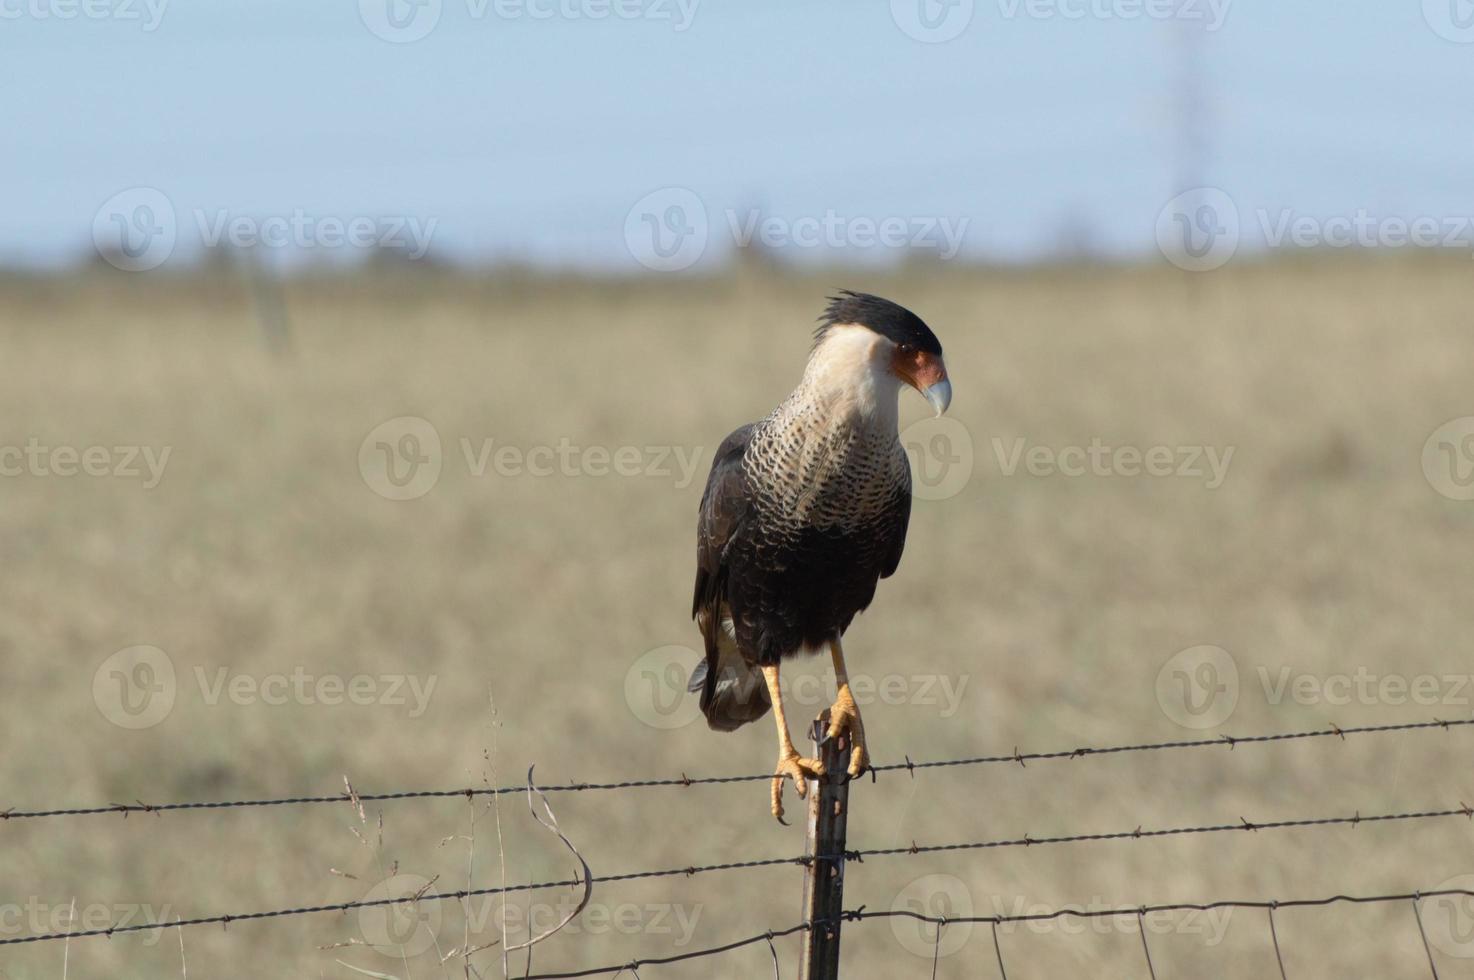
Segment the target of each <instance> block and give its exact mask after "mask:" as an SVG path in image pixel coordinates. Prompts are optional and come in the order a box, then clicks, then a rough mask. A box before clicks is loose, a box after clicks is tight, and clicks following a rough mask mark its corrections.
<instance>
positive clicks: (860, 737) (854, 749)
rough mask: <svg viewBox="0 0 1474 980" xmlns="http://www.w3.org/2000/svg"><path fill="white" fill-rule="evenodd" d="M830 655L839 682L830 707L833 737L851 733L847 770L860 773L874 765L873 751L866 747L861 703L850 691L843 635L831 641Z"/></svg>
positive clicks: (830, 732) (835, 677)
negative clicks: (871, 763)
mask: <svg viewBox="0 0 1474 980" xmlns="http://www.w3.org/2000/svg"><path fill="white" fill-rule="evenodd" d="M829 653H830V656H832V657H833V658H834V680H835V683H836V684H837V685H838V686H839V695H838V696H837V697H836V698H835V699H834V705H833V707H831V708H830V709H829V733H828V737H829V738H838V737H839V735H840V733H841V732H845V731H848V732H849V733H850V765H849V769H848V770H847V772H849V774H850V776H851V777H855V776H859V775H861V774H863V773H864V772H865V770H866V769H868V768H870V752H869V751H868V750H867V749H866V748H865V726H864V725H863V724H861V723H860V706H859V705H857V704H855V698H854V695H852V694H851V693H850V676H849V674H848V673H847V672H846V671H845V667H844V648H843V647H841V646H840V643H839V639H838V638H835V640H834V641H833V642H831V643H830V644H829Z"/></svg>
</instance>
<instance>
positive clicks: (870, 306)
mask: <svg viewBox="0 0 1474 980" xmlns="http://www.w3.org/2000/svg"><path fill="white" fill-rule="evenodd" d="M840 323H858V324H860V325H861V326H865V327H869V328H870V329H871V330H874V331H875V332H876V333H878V334H880V335H881V336H882V337H885V338H886V339H888V340H891V341H894V342H895V343H897V344H910V345H911V346H912V347H915V348H917V349H918V350H924V351H926V352H927V353H928V354H940V353H941V352H942V345H941V342H940V341H938V340H937V335H936V334H934V333H932V332H931V328H930V327H928V326H927V325H926V324H925V323H923V322H922V321H921V317H919V316H917V315H916V314H915V313H912V312H911V311H910V310H908V309H906V308H905V307H904V306H901V305H899V304H897V303H892V302H891V301H890V300H888V299H881V298H880V297H879V296H871V295H870V294H869V293H854V292H851V291H850V290H848V289H844V290H841V291H840V293H839V295H838V296H831V297H830V298H829V305H828V306H827V307H825V309H824V315H823V316H821V317H819V329H818V330H815V331H814V345H815V346H818V345H819V344H820V343H821V342H822V341H823V340H824V335H825V334H826V333H827V332H828V331H829V328H830V327H833V326H835V325H836V324H840Z"/></svg>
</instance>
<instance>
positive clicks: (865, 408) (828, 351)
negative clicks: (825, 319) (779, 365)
mask: <svg viewBox="0 0 1474 980" xmlns="http://www.w3.org/2000/svg"><path fill="white" fill-rule="evenodd" d="M892 346H893V345H892V344H891V342H890V341H889V340H887V339H886V338H884V337H882V336H880V335H879V334H877V333H875V332H874V331H872V330H870V329H868V328H866V327H862V326H858V325H856V324H836V325H835V326H832V327H830V328H829V329H827V330H826V331H825V332H824V338H823V339H822V340H821V341H820V343H819V345H818V346H817V347H815V348H814V351H813V353H812V354H810V355H809V363H808V366H807V367H806V368H805V369H804V378H803V382H802V384H801V385H800V386H799V391H801V392H804V393H805V394H807V395H808V396H809V397H810V398H812V399H813V400H814V401H815V402H817V403H818V407H821V408H822V409H823V410H825V411H827V412H829V413H832V414H833V415H835V416H838V417H840V418H849V419H851V420H853V421H854V422H856V423H858V424H860V425H862V426H864V427H866V428H869V427H876V428H885V429H887V430H889V431H890V432H895V431H896V427H897V419H898V417H899V409H898V407H897V402H898V400H899V397H900V391H901V379H900V378H898V377H896V375H895V373H894V372H892V371H891V369H890V358H891V350H892ZM805 389H807V390H806V391H805ZM797 393H798V392H795V394H797Z"/></svg>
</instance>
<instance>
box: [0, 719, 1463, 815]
mask: <svg viewBox="0 0 1474 980" xmlns="http://www.w3.org/2000/svg"><path fill="white" fill-rule="evenodd" d="M1471 725H1474V718H1464V719H1454V720H1452V721H1443V720H1437V719H1435V720H1433V721H1420V722H1405V723H1401V724H1395V725H1355V726H1347V727H1340V726H1337V725H1331V726H1330V727H1329V728H1318V729H1312V730H1308V731H1299V732H1282V733H1277V734H1268V735H1242V736H1233V735H1217V736H1213V737H1209V738H1200V739H1180V740H1176V741H1170V742H1149V743H1138V744H1130V745H1111V746H1100V747H1096V746H1080V747H1077V748H1073V749H1063V750H1058V751H1053V752H1020V751H1019V750H1018V749H1014V751H1013V752H1012V753H1011V754H1007V755H983V756H973V757H970V758H961V759H940V760H933V761H923V762H913V761H911V759H910V757H909V756H907V757H905V758H906V761H905V762H892V763H886V764H884V765H877V766H872V767H871V770H870V771H871V772H872V773H876V774H880V773H888V772H899V771H902V770H904V771H906V772H909V773H912V774H914V773H915V771H916V770H918V769H940V768H951V767H957V766H977V765H992V764H1004V763H1012V764H1015V765H1018V766H1026V765H1027V764H1028V763H1030V762H1036V761H1050V760H1059V759H1076V758H1084V757H1087V756H1105V755H1121V754H1126V753H1133V752H1161V751H1172V750H1182V749H1201V748H1209V747H1213V746H1218V747H1223V746H1227V747H1228V749H1229V750H1230V751H1231V750H1232V749H1234V748H1235V747H1236V746H1239V745H1252V744H1261V743H1267V742H1288V741H1297V740H1304V739H1316V738H1333V737H1336V738H1340V739H1342V740H1345V738H1346V737H1347V736H1348V735H1380V734H1390V733H1395V732H1411V731H1422V730H1429V729H1435V728H1441V729H1443V730H1445V731H1448V730H1450V729H1452V728H1457V727H1466V726H1471ZM772 778H773V774H772V773H771V772H764V773H755V774H752V775H742V776H686V775H685V774H684V773H683V774H682V775H680V776H679V777H665V778H658V779H629V780H623V781H621V782H604V783H567V784H563V785H547V786H536V787H534V789H537V790H539V791H541V792H544V793H576V792H589V791H613V790H629V789H651V788H656V787H674V786H680V787H691V786H713V785H721V784H725V783H748V782H758V781H766V780H770V779H772ZM525 792H527V786H526V785H520V786H499V787H492V786H482V787H474V786H470V787H462V788H460V789H428V790H405V791H397V792H386V793H356V794H354V795H353V796H350V795H349V794H348V793H346V792H344V793H337V794H333V795H330V796H291V797H281V798H266V799H247V800H210V801H180V802H172V803H145V802H144V801H142V800H135V801H134V802H133V803H110V804H108V805H106V806H88V807H53V808H50V809H42V810H17V809H15V808H14V807H12V808H10V809H8V810H0V821H5V820H25V819H37V818H44V817H84V816H96V815H100V814H109V813H112V814H121V815H122V816H124V817H127V816H128V814H130V813H153V814H160V813H167V812H171V811H175V810H224V809H247V808H258V807H276V806H302V805H317V804H329V803H348V802H351V801H353V800H355V799H356V800H359V801H362V802H365V803H370V802H387V801H395V800H416V799H454V798H458V797H463V798H466V799H474V798H476V797H478V796H503V795H508V794H512V793H525Z"/></svg>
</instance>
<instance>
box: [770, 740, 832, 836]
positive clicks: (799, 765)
mask: <svg viewBox="0 0 1474 980" xmlns="http://www.w3.org/2000/svg"><path fill="white" fill-rule="evenodd" d="M823 776H824V763H822V762H820V761H819V760H818V759H805V758H802V757H801V756H800V755H799V754H798V753H797V752H795V753H793V754H792V755H783V756H779V757H778V765H777V766H776V767H774V770H773V785H772V810H773V817H774V819H776V820H777V821H778V822H779V823H781V824H783V825H785V826H787V823H788V821H786V820H784V819H783V780H784V778H785V777H786V778H790V779H792V780H793V787H794V789H795V790H796V791H797V792H798V798H799V799H801V800H803V799H807V798H808V795H809V780H810V779H820V778H822V777H823Z"/></svg>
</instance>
